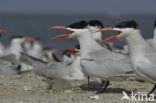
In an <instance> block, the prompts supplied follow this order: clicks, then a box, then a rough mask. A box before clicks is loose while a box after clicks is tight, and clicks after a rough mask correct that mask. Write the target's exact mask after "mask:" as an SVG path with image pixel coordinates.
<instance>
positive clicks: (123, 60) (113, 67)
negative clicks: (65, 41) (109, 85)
mask: <svg viewBox="0 0 156 103" xmlns="http://www.w3.org/2000/svg"><path fill="white" fill-rule="evenodd" d="M90 56H91V57H92V58H93V59H94V62H95V63H94V65H95V64H96V65H97V67H100V69H101V70H102V69H105V70H104V71H103V72H105V74H106V76H107V75H108V76H120V75H128V73H130V72H132V69H131V65H130V60H129V57H128V56H125V55H121V54H119V53H112V52H103V51H96V52H92V53H90ZM90 65H91V64H90ZM101 70H99V71H101Z"/></svg>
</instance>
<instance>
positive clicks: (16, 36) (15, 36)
mask: <svg viewBox="0 0 156 103" xmlns="http://www.w3.org/2000/svg"><path fill="white" fill-rule="evenodd" d="M16 38H17V39H18V38H19V39H21V38H23V36H19V35H13V36H12V37H11V38H10V40H12V39H16Z"/></svg>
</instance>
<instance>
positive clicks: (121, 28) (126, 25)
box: [98, 20, 138, 43]
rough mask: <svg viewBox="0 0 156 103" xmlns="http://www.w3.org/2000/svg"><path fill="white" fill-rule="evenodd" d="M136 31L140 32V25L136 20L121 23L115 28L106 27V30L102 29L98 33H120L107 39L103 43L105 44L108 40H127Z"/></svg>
mask: <svg viewBox="0 0 156 103" xmlns="http://www.w3.org/2000/svg"><path fill="white" fill-rule="evenodd" d="M136 30H138V24H137V23H136V22H135V21H134V20H129V21H124V22H121V23H119V24H118V25H116V26H114V27H106V28H103V29H100V30H98V31H117V32H119V33H117V34H115V35H113V36H111V37H109V38H107V39H105V40H104V41H102V42H103V43H104V42H106V41H108V40H112V39H115V38H125V37H127V36H128V35H130V34H131V33H132V32H134V31H136Z"/></svg>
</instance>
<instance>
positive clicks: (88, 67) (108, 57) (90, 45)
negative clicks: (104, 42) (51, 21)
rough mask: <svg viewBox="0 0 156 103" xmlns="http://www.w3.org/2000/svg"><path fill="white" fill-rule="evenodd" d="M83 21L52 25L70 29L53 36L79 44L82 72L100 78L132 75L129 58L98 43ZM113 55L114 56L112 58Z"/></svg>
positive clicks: (112, 78) (106, 78) (120, 78)
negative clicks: (69, 39)
mask: <svg viewBox="0 0 156 103" xmlns="http://www.w3.org/2000/svg"><path fill="white" fill-rule="evenodd" d="M87 25H88V24H87V23H86V22H85V21H80V22H76V23H73V24H70V25H69V26H54V27H51V28H53V29H63V30H67V31H70V33H68V34H64V35H60V36H56V37H53V38H52V39H58V38H63V37H68V38H75V39H77V40H78V41H79V44H80V48H81V50H80V55H81V61H80V64H81V66H82V67H83V72H84V73H86V74H87V75H89V76H93V77H97V78H101V80H106V81H107V80H123V79H124V80H125V79H126V78H127V77H129V76H134V74H133V73H132V70H131V66H130V63H129V59H127V58H125V56H122V55H116V53H114V52H111V51H109V50H108V49H105V48H103V47H102V46H101V45H99V44H98V43H97V42H96V41H95V40H94V39H93V37H92V32H91V31H90V30H88V28H87ZM114 57H115V58H114Z"/></svg>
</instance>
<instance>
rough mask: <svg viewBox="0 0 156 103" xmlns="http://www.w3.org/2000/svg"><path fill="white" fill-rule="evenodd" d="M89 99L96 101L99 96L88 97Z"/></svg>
mask: <svg viewBox="0 0 156 103" xmlns="http://www.w3.org/2000/svg"><path fill="white" fill-rule="evenodd" d="M89 98H90V99H92V100H98V99H99V96H97V95H95V96H90V97H89Z"/></svg>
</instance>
